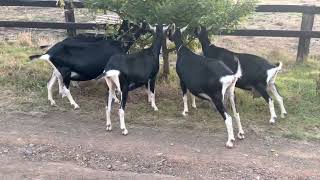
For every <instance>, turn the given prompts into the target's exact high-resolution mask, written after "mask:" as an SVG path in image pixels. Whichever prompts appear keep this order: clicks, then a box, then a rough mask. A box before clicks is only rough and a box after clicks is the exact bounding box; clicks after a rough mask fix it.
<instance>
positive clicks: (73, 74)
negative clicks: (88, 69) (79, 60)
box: [70, 71, 79, 78]
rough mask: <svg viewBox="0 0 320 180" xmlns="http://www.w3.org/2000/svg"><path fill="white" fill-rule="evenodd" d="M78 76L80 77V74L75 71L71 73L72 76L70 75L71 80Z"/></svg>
mask: <svg viewBox="0 0 320 180" xmlns="http://www.w3.org/2000/svg"><path fill="white" fill-rule="evenodd" d="M77 76H79V73H77V72H73V71H72V72H71V75H70V77H71V78H75V77H77Z"/></svg>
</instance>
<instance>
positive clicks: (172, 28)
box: [171, 23, 176, 33]
mask: <svg viewBox="0 0 320 180" xmlns="http://www.w3.org/2000/svg"><path fill="white" fill-rule="evenodd" d="M171 31H172V33H175V32H176V24H175V23H172V24H171Z"/></svg>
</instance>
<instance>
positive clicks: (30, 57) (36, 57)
mask: <svg viewBox="0 0 320 180" xmlns="http://www.w3.org/2000/svg"><path fill="white" fill-rule="evenodd" d="M41 56H42V54H35V55H32V56H29V60H30V61H32V60H35V59H38V58H40V57H41Z"/></svg>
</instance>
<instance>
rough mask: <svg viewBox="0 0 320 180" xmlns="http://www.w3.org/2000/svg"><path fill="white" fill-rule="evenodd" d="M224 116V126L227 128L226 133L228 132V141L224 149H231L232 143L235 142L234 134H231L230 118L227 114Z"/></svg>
mask: <svg viewBox="0 0 320 180" xmlns="http://www.w3.org/2000/svg"><path fill="white" fill-rule="evenodd" d="M224 115H225V116H226V119H225V124H226V127H227V132H228V141H227V143H226V147H228V148H232V147H233V141H235V138H234V134H233V126H232V118H231V116H230V115H229V114H228V113H226V112H225V113H224Z"/></svg>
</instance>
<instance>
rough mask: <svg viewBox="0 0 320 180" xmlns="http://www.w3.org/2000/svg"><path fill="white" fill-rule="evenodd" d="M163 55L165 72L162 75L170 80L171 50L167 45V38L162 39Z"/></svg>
mask: <svg viewBox="0 0 320 180" xmlns="http://www.w3.org/2000/svg"><path fill="white" fill-rule="evenodd" d="M162 57H163V73H162V77H163V79H164V80H168V76H169V74H170V64H169V51H168V47H167V39H166V38H163V40H162Z"/></svg>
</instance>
